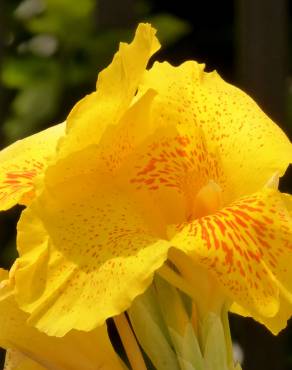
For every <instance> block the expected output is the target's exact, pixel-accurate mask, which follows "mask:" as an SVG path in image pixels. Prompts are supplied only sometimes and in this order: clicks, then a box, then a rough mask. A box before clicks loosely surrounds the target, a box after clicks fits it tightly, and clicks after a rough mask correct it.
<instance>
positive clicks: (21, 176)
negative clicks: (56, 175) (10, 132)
mask: <svg viewBox="0 0 292 370" xmlns="http://www.w3.org/2000/svg"><path fill="white" fill-rule="evenodd" d="M64 131H65V124H64V123H62V124H59V125H56V126H53V127H51V128H49V129H47V130H44V131H41V132H39V133H38V134H35V135H32V136H29V137H27V138H25V139H23V140H19V141H17V142H15V143H14V144H12V145H10V146H9V147H7V148H6V149H3V150H2V151H1V152H0V210H2V211H4V210H7V209H9V208H11V207H13V206H14V205H15V204H17V203H21V204H28V203H30V201H31V200H32V198H33V197H34V178H35V177H36V176H37V175H39V174H41V173H42V172H43V171H44V170H45V168H46V166H47V164H48V163H49V161H50V159H51V157H52V156H53V155H54V153H55V151H56V145H57V142H58V140H59V139H60V137H61V136H62V135H63V134H64Z"/></svg>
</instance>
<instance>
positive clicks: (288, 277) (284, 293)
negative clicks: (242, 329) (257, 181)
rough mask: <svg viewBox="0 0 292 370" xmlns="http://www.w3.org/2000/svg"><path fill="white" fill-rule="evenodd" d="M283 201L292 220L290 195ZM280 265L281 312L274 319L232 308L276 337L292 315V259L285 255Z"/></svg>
mask: <svg viewBox="0 0 292 370" xmlns="http://www.w3.org/2000/svg"><path fill="white" fill-rule="evenodd" d="M282 200H283V202H284V205H285V207H286V208H287V210H288V212H289V214H290V219H291V217H292V197H291V195H290V194H282ZM290 222H291V221H290ZM287 232H288V230H287ZM290 240H291V239H290ZM290 243H291V242H290ZM288 247H289V248H291V246H289V245H288ZM279 265H280V266H281V269H280V271H279V272H278V273H277V272H276V273H275V277H276V278H277V284H278V285H279V286H280V294H279V298H280V307H279V311H278V312H277V314H276V315H275V316H274V317H264V316H259V315H258V313H257V312H251V311H247V310H245V309H244V308H243V307H241V306H240V305H238V304H237V303H234V304H233V305H232V306H231V311H232V312H234V313H237V314H239V315H241V316H250V317H253V318H254V319H255V320H257V321H259V322H261V323H262V324H264V325H265V326H266V327H267V328H268V329H269V330H270V331H271V332H272V333H273V334H275V335H277V334H278V333H279V332H280V331H281V330H282V329H284V328H285V327H286V326H287V321H288V320H289V319H290V317H291V315H292V295H291V291H292V273H291V258H287V255H286V254H285V255H284V254H283V258H282V261H279ZM281 270H282V273H281ZM282 279H283V281H282Z"/></svg>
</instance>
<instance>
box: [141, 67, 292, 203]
mask: <svg viewBox="0 0 292 370" xmlns="http://www.w3.org/2000/svg"><path fill="white" fill-rule="evenodd" d="M149 88H152V89H154V90H156V91H157V93H158V96H157V98H156V99H155V103H156V106H155V108H154V109H155V110H156V112H157V115H159V117H160V118H159V120H160V121H164V122H165V121H167V120H169V119H172V117H174V116H176V117H177V118H176V120H177V121H181V122H184V124H189V125H195V126H198V127H201V128H202V129H203V131H204V133H205V136H206V139H207V144H208V146H209V147H212V146H214V145H215V146H216V147H218V150H219V154H220V156H221V158H222V163H223V169H224V172H225V174H226V177H227V178H228V187H227V188H226V192H225V194H224V195H225V200H226V202H227V203H228V202H230V201H233V200H235V199H237V198H238V197H240V196H242V195H247V194H251V193H253V192H256V191H259V190H260V189H261V188H262V187H263V186H264V185H265V183H266V181H267V180H268V179H269V178H270V177H271V176H272V175H273V174H274V173H275V172H277V171H278V172H279V173H280V175H283V173H284V172H285V170H286V168H287V166H288V164H289V163H291V161H292V145H291V143H290V142H289V140H288V138H287V137H286V136H285V134H284V133H283V132H282V131H281V129H280V128H279V127H278V126H277V125H276V124H275V123H273V122H272V121H271V120H270V119H269V118H268V117H267V116H266V115H265V114H264V113H263V112H262V111H261V109H260V108H259V107H258V106H257V104H256V103H255V102H254V101H253V100H252V99H251V98H250V97H249V96H248V95H246V94H245V93H244V92H242V91H241V90H239V89H238V88H236V87H234V86H232V85H230V84H228V83H226V82H225V81H224V80H223V79H221V78H220V76H219V75H218V74H217V73H216V72H212V73H206V72H204V65H203V64H198V63H196V62H193V61H189V62H186V63H183V64H182V65H180V66H178V67H173V66H171V65H169V64H168V63H155V64H154V65H153V67H152V68H151V69H150V71H148V72H147V73H145V78H144V81H143V84H142V86H141V87H140V92H141V93H143V91H145V90H147V89H149ZM255 174H256V175H255Z"/></svg>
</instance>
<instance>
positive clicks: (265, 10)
mask: <svg viewBox="0 0 292 370" xmlns="http://www.w3.org/2000/svg"><path fill="white" fill-rule="evenodd" d="M291 19H292V9H291V7H290V3H289V2H288V0H287V1H285V0H277V1H275V0H234V1H232V0H225V1H218V2H217V1H214V2H213V1H205V2H202V1H196V0H194V1H192V2H190V1H186V0H180V1H163V0H144V1H140V0H136V1H135V0H123V1H120V0H99V1H98V0H97V1H96V0H82V1H76V2H75V1H72V0H58V1H56V0H24V1H16V0H9V1H6V2H5V1H0V69H1V71H0V72H1V84H0V145H1V147H4V146H6V145H8V144H9V143H11V142H13V141H15V140H16V139H19V138H22V137H25V136H27V135H29V134H31V133H34V132H37V131H39V130H41V129H44V128H46V127H48V126H50V125H51V124H53V123H57V122H60V121H63V120H64V119H65V118H66V116H67V114H68V112H69V111H70V108H71V107H72V106H73V104H74V103H75V102H76V101H77V100H79V99H80V98H81V97H82V96H84V95H85V94H86V93H89V92H91V91H92V90H93V89H94V88H95V80H96V76H97V72H98V71H99V70H100V69H102V68H104V67H105V66H106V65H107V64H108V63H109V62H110V60H111V58H112V55H113V53H114V52H115V51H116V50H117V46H118V42H119V41H120V40H124V41H128V40H130V39H131V37H132V35H133V31H134V29H135V27H136V24H137V23H138V22H140V21H149V22H151V23H152V24H153V25H154V26H155V27H156V28H158V37H159V38H160V41H161V43H162V50H161V51H160V52H159V53H158V54H157V55H156V57H155V59H157V60H168V61H169V62H171V63H173V64H176V65H177V64H179V63H181V62H183V61H185V60H186V59H195V60H197V61H200V62H205V63H206V64H207V69H208V70H212V69H216V70H218V72H219V73H220V74H221V76H222V77H223V78H225V79H226V80H227V81H229V82H231V83H234V84H235V85H237V86H239V87H241V88H243V89H244V90H245V91H247V92H248V93H249V94H250V95H251V96H253V97H254V99H255V100H256V101H257V102H258V104H259V105H260V106H261V107H262V108H263V110H264V111H265V112H266V113H268V114H269V115H270V116H271V117H272V118H273V119H274V120H275V121H276V122H277V123H278V124H279V125H280V126H281V127H282V128H283V130H284V131H285V132H286V133H287V134H288V136H290V138H291V135H292V78H291V75H292V70H291V69H292V61H291V52H292V48H291V41H292V37H291V32H292V29H291ZM281 190H282V191H287V192H290V193H291V190H292V176H291V169H290V170H289V171H288V173H287V174H286V176H285V178H284V179H283V180H282V183H281ZM19 212H20V209H19V208H18V207H15V208H14V209H12V210H10V211H8V212H5V213H0V265H1V266H3V267H6V268H8V267H9V266H10V265H11V263H12V261H13V260H14V258H15V256H16V252H15V224H16V220H17V218H18V216H19ZM231 326H232V333H233V337H234V339H235V340H236V341H237V342H238V343H240V345H241V346H242V348H243V351H244V364H243V368H244V370H261V369H263V370H289V369H292V329H291V328H288V329H287V330H285V331H284V332H283V333H281V334H280V335H279V336H278V337H274V336H273V335H271V334H269V333H268V332H267V330H266V329H265V328H263V327H262V326H260V325H259V324H257V323H255V322H253V321H252V320H250V319H242V318H238V317H235V316H234V317H232V318H231ZM0 368H1V366H0Z"/></svg>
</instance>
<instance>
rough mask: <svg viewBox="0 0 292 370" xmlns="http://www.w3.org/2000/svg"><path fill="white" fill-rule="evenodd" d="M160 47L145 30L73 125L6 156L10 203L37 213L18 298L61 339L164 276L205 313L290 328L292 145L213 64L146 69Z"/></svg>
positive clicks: (31, 319) (3, 199)
mask: <svg viewBox="0 0 292 370" xmlns="http://www.w3.org/2000/svg"><path fill="white" fill-rule="evenodd" d="M158 48H159V43H158V41H157V39H156V37H155V31H154V30H153V28H151V26H149V25H147V24H141V25H139V26H138V29H137V31H136V35H135V38H134V40H133V42H132V43H131V44H129V45H128V44H124V43H122V44H121V45H120V48H119V51H118V52H117V53H116V55H115V56H114V58H113V61H112V63H111V64H110V65H109V67H107V68H106V69H105V70H104V71H102V72H101V73H100V74H99V77H98V80H97V90H96V91H95V92H93V93H92V94H90V95H88V96H86V97H85V98H84V99H82V100H81V101H80V102H79V103H77V105H76V106H75V107H74V108H73V109H72V111H71V113H70V114H69V116H68V118H67V121H66V124H62V125H59V126H55V127H53V128H51V129H49V130H47V131H43V132H41V133H39V134H37V135H35V136H32V137H30V138H27V139H25V140H23V141H20V142H18V143H16V144H13V145H12V146H10V147H9V148H7V149H5V150H4V151H3V152H2V154H0V165H1V169H0V174H1V185H0V186H1V194H0V207H1V208H2V209H7V208H9V207H11V206H12V205H14V204H15V203H17V202H19V203H22V204H25V205H26V209H25V210H24V211H23V212H22V215H21V218H20V221H19V223H18V236H17V245H18V251H19V258H18V259H17V260H16V261H15V264H14V266H13V267H12V270H11V272H10V279H9V281H10V284H11V286H13V294H14V297H15V300H16V302H17V304H18V306H19V307H20V308H21V310H23V311H25V312H26V315H27V321H28V323H29V324H30V325H32V326H35V327H36V328H38V329H39V330H41V331H43V332H45V333H47V334H49V335H55V336H63V335H65V334H66V333H68V332H69V331H71V330H73V329H74V330H83V331H90V330H93V329H95V328H97V327H102V325H103V324H104V322H105V320H106V319H108V318H110V317H113V316H116V315H119V314H120V313H121V312H123V311H125V310H127V309H128V308H129V307H130V305H131V303H132V302H133V300H134V299H135V298H136V297H137V296H138V295H140V294H142V293H143V292H144V291H146V289H147V287H148V286H149V285H150V284H151V281H152V279H153V275H154V273H155V272H156V271H158V272H159V273H161V274H162V276H164V277H165V278H166V279H169V281H170V280H171V279H172V276H174V275H173V274H175V275H176V278H178V279H181V280H183V281H184V282H185V283H186V286H187V287H190V290H192V292H194V291H197V292H199V293H200V296H201V297H202V299H200V300H198V301H200V302H198V305H199V310H200V311H201V312H211V311H216V310H219V309H220V307H222V306H223V305H226V304H227V305H228V307H231V309H232V310H234V311H236V312H238V313H241V314H243V315H249V316H252V317H254V318H255V319H256V320H258V321H260V322H262V323H263V324H264V325H266V326H267V327H268V328H269V329H270V330H271V331H272V332H273V333H278V332H279V331H280V330H281V329H282V328H283V327H285V325H286V322H287V320H288V318H289V317H290V316H291V313H292V305H291V303H292V276H291V272H290V265H291V261H292V244H291V240H292V239H291V232H292V222H291V212H292V211H291V207H292V206H291V204H292V202H291V196H290V195H287V194H281V193H280V192H279V191H278V190H277V181H278V177H279V176H282V175H283V174H284V173H285V170H286V168H287V166H288V164H289V163H290V162H291V159H292V146H291V143H290V142H289V140H288V139H287V137H286V136H285V134H284V133H283V132H282V131H281V130H280V128H279V127H277V126H276V124H275V123H273V122H272V121H271V120H270V119H269V118H268V117H267V116H266V115H265V114H264V113H263V112H262V111H261V110H260V108H259V107H258V106H257V105H256V103H255V102H254V101H253V100H252V99H251V98H250V97H248V96H247V95H246V94H245V93H244V92H242V91H241V90H239V89H237V88H236V87H234V86H232V85H230V84H228V83H226V82H225V81H224V80H222V79H221V78H220V76H219V75H218V74H217V73H216V72H211V73H207V72H205V71H204V65H202V64H198V63H196V62H194V61H188V62H185V63H183V64H182V65H180V66H178V67H174V66H171V65H170V64H168V63H154V65H153V67H152V68H150V69H149V70H147V69H146V65H147V62H148V60H149V58H150V57H151V56H152V54H153V53H154V52H155V51H157V50H158ZM1 155H2V156H1ZM167 260H170V262H171V263H169V262H167ZM173 265H174V266H175V267H176V268H175V269H173V270H172V269H171V267H170V266H173ZM175 271H176V272H175ZM178 272H179V274H178ZM192 292H190V294H192Z"/></svg>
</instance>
